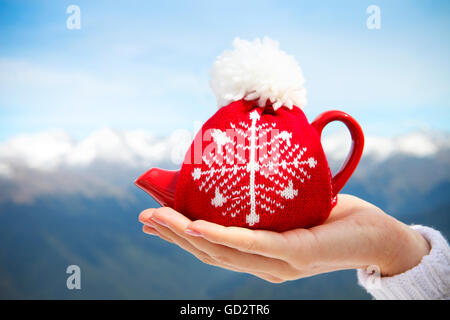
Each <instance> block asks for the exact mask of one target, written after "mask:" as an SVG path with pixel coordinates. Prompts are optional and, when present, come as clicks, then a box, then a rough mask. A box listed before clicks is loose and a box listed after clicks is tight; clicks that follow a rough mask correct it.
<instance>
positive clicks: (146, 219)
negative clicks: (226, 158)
mask: <svg viewBox="0 0 450 320" xmlns="http://www.w3.org/2000/svg"><path fill="white" fill-rule="evenodd" d="M154 212H155V209H147V210H144V211H143V212H142V213H141V214H140V216H139V220H140V221H141V222H143V223H146V224H147V225H144V232H148V233H150V234H155V235H158V236H159V237H161V238H163V239H165V240H167V241H169V242H172V243H175V244H177V245H178V246H179V247H181V248H182V249H184V250H186V251H188V252H189V253H191V254H192V255H194V256H195V257H196V258H198V259H199V260H200V261H202V262H204V263H206V264H209V265H213V266H217V267H220V268H223V269H227V270H231V271H235V272H241V273H250V274H252V275H254V276H257V277H259V278H261V279H263V280H266V281H268V282H271V283H281V282H283V281H284V280H283V279H281V278H279V277H276V276H274V275H272V274H268V273H264V272H249V271H248V270H243V269H240V268H238V267H236V266H233V265H227V264H225V263H221V262H219V261H217V260H215V259H213V258H212V257H211V256H209V255H208V254H207V253H205V252H203V251H201V250H199V249H198V248H196V247H195V246H193V245H192V244H191V243H190V242H189V241H188V240H186V239H185V238H184V237H185V236H186V234H185V233H182V234H183V236H179V235H178V234H176V233H175V232H174V231H172V230H170V229H168V228H167V227H165V226H164V225H158V224H154V223H153V222H152V219H151V218H152V216H153V213H154ZM174 212H175V213H176V214H177V215H175V216H174V217H173V218H174V219H176V218H178V219H179V222H181V221H183V220H184V222H185V224H189V223H190V222H191V221H190V220H189V219H187V218H185V217H184V216H182V215H180V214H178V213H177V212H176V211H174ZM160 222H162V221H161V220H160ZM164 224H165V223H164ZM156 229H160V231H161V232H158V231H157V230H156Z"/></svg>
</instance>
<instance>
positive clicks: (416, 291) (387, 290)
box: [357, 225, 450, 300]
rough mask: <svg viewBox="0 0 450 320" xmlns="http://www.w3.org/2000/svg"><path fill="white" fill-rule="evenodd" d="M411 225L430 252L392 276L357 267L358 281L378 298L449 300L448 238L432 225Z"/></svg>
mask: <svg viewBox="0 0 450 320" xmlns="http://www.w3.org/2000/svg"><path fill="white" fill-rule="evenodd" d="M411 228H413V229H414V230H416V231H418V232H419V233H420V234H421V235H422V236H423V237H424V238H425V239H426V240H427V241H428V242H429V244H430V246H431V250H430V253H429V254H428V255H426V256H424V257H423V258H422V261H421V262H420V263H419V264H418V265H417V266H415V267H414V268H412V269H410V270H408V271H405V272H404V273H401V274H398V275H395V276H392V277H380V276H379V272H375V273H373V271H374V270H364V269H359V270H358V271H357V276H358V283H359V284H360V285H361V286H363V287H364V288H365V289H366V290H367V291H368V292H369V293H370V294H371V295H372V296H373V297H374V298H375V299H379V300H391V299H396V300H415V299H417V300H426V299H433V300H437V299H446V300H448V299H450V248H449V246H448V243H447V241H446V240H445V238H444V237H443V236H442V235H441V234H440V232H439V231H436V230H434V229H432V228H429V227H425V226H420V225H414V226H411ZM371 271H372V272H371ZM375 271H376V270H375Z"/></svg>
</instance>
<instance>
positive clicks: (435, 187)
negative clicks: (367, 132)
mask: <svg viewBox="0 0 450 320" xmlns="http://www.w3.org/2000/svg"><path fill="white" fill-rule="evenodd" d="M191 139H192V133H190V132H188V131H179V132H176V133H174V134H173V135H171V136H169V137H165V138H158V137H154V136H152V135H150V134H148V133H146V132H144V131H131V132H121V131H116V130H111V129H108V128H105V129H102V130H99V131H97V132H94V133H93V134H92V135H90V136H89V137H87V138H85V139H82V140H75V139H72V138H71V137H70V136H69V135H67V134H66V133H64V132H62V131H54V132H46V133H40V134H34V135H22V136H17V137H15V138H12V139H10V140H7V141H4V142H1V143H0V190H1V193H0V298H3V299H11V298H25V299H33V298H43V299H54V298H62V299H79V298H88V299H90V298H96V299H106V298H112V299H128V298H135V299H170V298H172V299H233V298H242V299H316V298H317V299H368V298H370V296H369V295H368V294H367V293H365V291H364V290H363V289H362V288H361V287H359V286H358V284H357V283H356V275H355V271H353V270H349V271H340V272H334V273H330V274H324V275H319V276H314V277H310V278H306V279H300V280H296V281H290V282H287V283H283V284H270V283H266V282H264V281H262V280H260V279H257V278H255V277H253V276H250V275H246V274H238V273H234V272H230V271H226V270H222V269H219V268H215V267H211V266H208V265H204V264H202V263H201V262H199V261H197V260H196V259H195V258H194V257H193V256H191V255H189V254H188V253H186V252H184V251H182V250H181V249H179V248H177V247H175V246H174V245H172V244H169V243H166V242H164V241H162V240H160V239H158V238H156V237H151V236H148V235H145V234H143V233H142V232H141V225H140V223H138V221H137V216H138V214H139V212H140V211H142V210H143V209H145V208H148V207H153V206H157V204H156V203H155V202H154V201H153V199H151V198H150V197H149V196H147V195H146V194H145V193H143V192H142V191H141V190H138V189H137V188H136V187H135V186H134V185H133V181H134V179H135V178H136V177H137V176H138V175H139V174H140V173H142V172H143V171H145V170H147V169H148V168H150V167H152V166H158V167H163V168H167V169H175V168H178V167H179V166H180V162H181V161H180V160H181V159H182V156H183V155H184V152H185V150H186V148H187V146H188V145H189V143H190V141H191ZM349 140H350V139H349V137H348V136H346V134H345V133H343V132H336V133H334V134H330V135H329V136H326V137H324V139H323V145H324V148H325V150H326V153H327V156H328V159H329V162H330V167H331V168H332V170H333V171H334V172H335V171H336V169H337V168H339V166H340V164H341V163H342V162H343V161H344V158H345V155H346V153H347V150H348V149H349V147H350V146H349V143H348V141H349ZM343 192H345V193H350V194H354V195H356V196H359V197H361V198H363V199H365V200H367V201H370V202H372V203H374V204H376V205H378V206H379V207H380V208H382V209H383V210H385V211H386V212H387V213H389V214H391V215H393V216H394V217H396V218H398V219H400V220H402V221H404V222H405V223H408V224H413V223H415V224H424V225H428V226H432V227H435V228H437V229H438V230H440V231H442V233H443V234H444V235H445V236H446V237H447V238H448V237H449V236H450V223H449V222H450V219H449V218H448V212H449V210H450V197H449V196H450V135H449V134H448V133H445V132H433V131H416V132H411V133H409V134H405V135H402V136H398V137H370V136H368V137H366V147H365V151H364V156H363V158H362V160H361V162H360V165H359V166H358V168H357V170H356V171H355V173H354V175H353V176H352V178H351V179H350V180H349V182H348V183H347V185H346V187H345V188H344V190H343ZM72 264H75V265H78V266H80V268H81V272H82V282H81V286H82V288H81V290H68V289H67V287H66V279H67V277H68V275H67V274H66V272H65V271H66V268H67V266H69V265H72Z"/></svg>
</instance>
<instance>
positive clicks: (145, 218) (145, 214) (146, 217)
mask: <svg viewBox="0 0 450 320" xmlns="http://www.w3.org/2000/svg"><path fill="white" fill-rule="evenodd" d="M155 210H156V209H155V208H149V209H145V210H144V211H142V212H141V213H140V214H139V218H138V219H139V222H141V223H146V222H151V220H150V219H151V217H152V215H153V212H154V211H155Z"/></svg>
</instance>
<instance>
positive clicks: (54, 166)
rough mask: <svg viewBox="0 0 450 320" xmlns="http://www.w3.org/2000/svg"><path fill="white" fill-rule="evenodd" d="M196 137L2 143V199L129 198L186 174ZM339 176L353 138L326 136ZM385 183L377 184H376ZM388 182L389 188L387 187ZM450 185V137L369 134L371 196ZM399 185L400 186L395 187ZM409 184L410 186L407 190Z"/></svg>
mask: <svg viewBox="0 0 450 320" xmlns="http://www.w3.org/2000/svg"><path fill="white" fill-rule="evenodd" d="M192 138H193V134H192V132H189V131H187V130H179V131H177V132H174V133H173V134H172V135H170V136H168V137H162V138H161V137H155V136H153V135H151V134H150V133H148V132H146V131H142V130H138V131H117V130H112V129H109V128H103V129H100V130H98V131H95V132H93V133H92V134H91V135H89V136H88V137H86V138H85V139H81V140H75V139H73V138H71V137H70V136H69V135H68V134H67V133H65V132H63V131H51V132H43V133H38V134H29V135H20V136H16V137H14V138H12V139H9V140H6V141H4V142H1V143H0V186H1V187H2V189H3V192H2V194H1V195H0V200H3V201H5V200H14V201H16V202H29V201H32V200H33V199H34V198H35V197H37V196H39V195H52V194H59V193H61V194H78V193H80V194H82V195H85V196H89V197H95V196H99V195H106V196H118V197H121V198H124V197H127V196H128V195H129V188H130V186H131V183H132V182H133V180H134V178H136V176H137V175H138V174H140V173H141V172H143V171H144V170H146V169H148V168H150V167H152V166H160V167H164V168H169V169H175V168H179V167H180V166H181V162H182V159H183V156H184V154H185V152H186V150H187V148H188V146H189V144H190V143H191V141H192ZM323 146H324V149H325V151H326V153H327V155H328V159H329V162H330V166H331V168H332V169H333V170H334V171H335V170H336V169H337V168H338V167H339V166H340V164H341V163H342V162H343V160H344V158H345V156H346V154H347V153H348V150H349V147H350V137H349V135H348V133H347V132H343V131H338V132H335V133H332V134H328V135H326V136H325V137H324V138H323ZM375 177H377V179H379V180H380V182H379V184H376V185H373V181H375V180H377V179H375ZM382 179H385V181H384V183H383V181H381V180H382ZM449 181H450V134H449V133H445V132H433V131H415V132H411V133H408V134H404V135H400V136H396V137H376V136H367V137H366V142H365V150H364V154H363V159H362V161H361V163H360V165H359V167H358V169H357V171H356V172H355V174H354V176H353V177H352V179H351V180H350V182H353V183H357V184H359V185H362V186H365V187H366V189H368V190H372V189H375V190H376V188H379V187H380V184H383V191H386V190H391V189H390V188H387V186H389V185H391V184H392V183H393V184H394V185H395V186H396V188H395V190H391V192H397V191H396V190H398V189H403V188H413V189H417V190H422V191H424V190H425V191H429V190H431V189H432V188H433V187H434V186H436V185H439V184H442V183H444V182H449ZM394 182H395V183H394ZM401 182H402V183H404V184H405V185H402V184H401Z"/></svg>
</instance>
